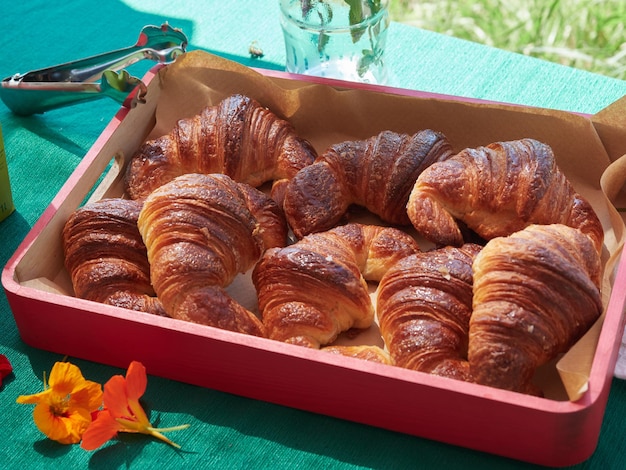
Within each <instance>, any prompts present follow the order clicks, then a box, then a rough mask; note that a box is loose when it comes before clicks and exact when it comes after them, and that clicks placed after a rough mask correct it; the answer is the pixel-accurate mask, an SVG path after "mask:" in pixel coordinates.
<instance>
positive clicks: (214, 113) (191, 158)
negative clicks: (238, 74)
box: [125, 95, 316, 199]
mask: <svg viewBox="0 0 626 470" xmlns="http://www.w3.org/2000/svg"><path fill="white" fill-rule="evenodd" d="M315 157H316V152H315V150H314V149H313V147H312V146H311V144H310V143H309V142H308V141H307V140H305V139H303V138H301V137H299V136H298V135H297V134H296V132H295V130H294V128H293V127H292V126H291V124H290V123H289V122H287V121H285V120H283V119H280V118H278V117H277V116H276V115H275V114H274V113H272V112H271V111H270V110H269V109H267V108H265V107H263V106H261V105H260V104H259V103H258V102H257V101H255V100H253V99H251V98H249V97H246V96H243V95H232V96H230V97H228V98H226V99H224V100H223V101H221V102H220V103H219V104H217V105H215V106H207V107H206V108H204V109H203V110H202V112H200V113H199V114H198V115H196V116H193V117H190V118H186V119H181V120H180V121H178V122H177V124H176V126H175V127H174V129H173V130H172V131H171V132H170V133H169V134H167V135H165V136H162V137H159V138H157V139H154V140H150V141H148V142H146V143H144V144H143V145H142V146H141V147H140V148H139V150H138V151H137V152H136V153H135V155H133V157H132V159H131V161H130V163H129V166H128V169H127V172H126V178H125V180H126V190H127V193H128V194H129V195H130V197H131V198H133V199H141V198H145V197H146V196H147V195H148V194H150V192H152V191H153V190H154V189H156V188H157V187H159V186H161V185H162V184H164V183H166V182H168V181H171V180H172V179H174V178H175V177H176V176H180V175H182V174H185V173H203V174H211V173H223V174H226V175H228V176H230V177H231V178H232V179H234V180H236V181H238V182H243V183H247V184H250V185H251V186H254V187H258V186H260V185H262V184H263V183H265V182H268V181H271V180H280V179H288V178H291V177H293V175H295V174H296V172H297V171H298V170H300V169H301V168H303V167H304V166H306V165H309V164H310V163H312V162H313V160H314V159H315Z"/></svg>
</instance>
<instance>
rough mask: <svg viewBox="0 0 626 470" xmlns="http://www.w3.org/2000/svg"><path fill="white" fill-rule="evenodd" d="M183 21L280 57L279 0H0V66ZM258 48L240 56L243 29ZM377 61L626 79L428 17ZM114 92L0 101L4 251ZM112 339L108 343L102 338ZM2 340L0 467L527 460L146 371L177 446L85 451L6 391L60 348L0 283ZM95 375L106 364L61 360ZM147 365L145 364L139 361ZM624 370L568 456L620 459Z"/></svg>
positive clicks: (276, 63)
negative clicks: (51, 432) (471, 37)
mask: <svg viewBox="0 0 626 470" xmlns="http://www.w3.org/2000/svg"><path fill="white" fill-rule="evenodd" d="M165 21H167V22H169V23H170V24H171V25H172V26H175V27H178V28H182V29H183V30H184V31H185V33H186V34H187V35H188V37H189V39H190V46H189V49H204V50H207V51H210V52H213V53H215V54H218V55H221V56H224V57H226V58H230V59H233V60H236V61H239V62H242V63H244V64H246V65H252V66H256V67H263V68H270V69H275V70H282V69H283V67H284V60H285V58H284V50H283V42H282V35H281V32H280V27H279V23H278V5H277V0H257V1H255V2H218V1H215V0H206V1H201V0H186V1H182V0H170V1H163V0H156V1H151V2H141V1H138V0H132V1H130V0H128V1H120V0H110V1H107V2H93V1H92V2H90V1H87V0H73V1H72V0H70V1H67V2H47V1H42V0H29V1H22V2H5V3H4V4H3V8H2V14H1V15H0V30H1V31H2V38H3V41H2V46H3V54H2V58H1V59H0V77H7V76H9V75H12V74H14V73H16V72H26V71H29V70H32V69H38V68H42V67H44V66H49V65H55V64H59V63H62V62H66V61H70V60H75V59H78V58H82V57H86V56H89V55H93V54H97V53H101V52H104V51H109V50H113V49H117V48H120V47H125V46H129V45H131V44H134V43H135V41H136V39H137V36H138V33H139V31H140V29H141V28H142V27H143V26H144V25H147V24H156V25H160V24H162V23H163V22H165ZM253 41H256V44H257V45H258V46H259V47H260V48H262V50H263V52H264V56H263V58H261V59H252V58H251V57H250V55H249V53H248V47H249V45H250V44H251V43H252V42H253ZM387 60H388V64H389V66H390V69H391V71H392V74H393V76H394V85H396V86H399V87H404V88H411V89H416V90H424V91H430V92H437V93H445V94H452V95H460V96H468V97H475V98H483V99H489V100H495V101H504V102H512V103H520V104H527V105H533V106H541V107H549V108H557V109H564V110H571V111H579V112H586V113H595V112H597V111H599V110H600V109H602V108H603V107H605V106H606V105H608V104H610V103H611V102H613V101H615V100H616V99H618V98H620V97H621V96H622V95H624V94H625V93H626V82H623V81H619V80H613V79H609V78H606V77H602V76H599V75H594V74H590V73H586V72H582V71H578V70H574V69H571V68H566V67H562V66H558V65H555V64H551V63H546V62H543V61H540V60H535V59H531V58H527V57H524V56H520V55H516V54H511V53H507V52H504V51H501V50H497V49H492V48H487V47H483V46H479V45H477V44H473V43H468V42H464V41H459V40H456V39H452V38H449V37H447V36H442V35H439V34H435V33H432V32H428V31H422V30H418V29H415V28H411V27H408V26H404V25H400V24H395V23H394V24H392V26H391V29H390V36H389V48H388V58H387ZM117 109H118V105H117V104H116V103H115V102H113V101H112V100H99V101H95V102H91V103H87V104H82V105H79V106H74V107H71V108H65V109H61V110H56V111H51V112H49V113H46V114H43V115H38V116H32V117H18V116H16V115H13V114H12V113H11V112H10V111H9V110H8V109H7V108H6V107H5V106H4V105H3V104H0V124H1V125H2V129H3V134H4V139H5V147H6V153H7V158H8V165H9V173H10V178H11V183H12V187H13V196H14V200H15V206H16V212H15V213H13V214H12V215H11V216H10V217H9V218H8V219H7V220H5V221H3V222H1V223H0V262H1V263H2V265H4V264H5V263H6V261H7V260H8V258H9V257H10V256H11V254H12V253H13V252H14V251H15V249H16V248H17V246H18V244H19V243H20V241H21V240H22V239H23V238H24V237H25V236H26V234H27V233H28V231H29V229H30V227H32V225H33V224H34V223H35V221H36V220H37V218H38V217H39V216H40V215H41V213H42V212H43V210H44V209H45V207H46V206H47V205H48V203H49V202H50V201H51V200H52V198H53V196H54V195H55V194H56V193H57V192H58V190H59V188H60V187H61V185H62V184H63V183H64V182H65V180H66V179H67V178H68V176H69V175H70V174H71V172H72V171H73V169H74V168H75V166H76V165H77V164H78V163H79V162H80V160H81V158H82V157H83V156H84V155H85V153H86V152H87V151H88V149H89V148H90V146H91V145H92V144H93V142H94V141H95V139H96V138H97V137H98V135H99V133H100V132H101V131H102V129H103V128H104V126H105V125H106V124H107V123H108V122H109V120H110V119H111V118H112V116H113V115H114V113H115V112H116V111H117ZM112 347H114V345H112ZM0 354H4V355H6V356H7V357H8V358H9V360H10V361H11V362H12V364H13V367H14V374H13V375H11V376H9V377H8V378H7V379H5V381H4V385H3V386H2V388H0V429H2V430H3V431H4V436H5V437H4V438H3V443H2V444H0V465H1V466H2V467H3V468H23V469H27V468H107V469H111V468H182V467H185V468H205V467H206V468H281V467H282V468H284V467H310V468H311V467H312V468H330V467H332V468H342V469H349V468H463V467H468V466H472V467H480V468H527V467H532V466H531V465H528V464H524V463H520V462H516V461H512V460H508V459H505V458H501V457H496V456H492V455H487V454H483V453H480V452H475V451H472V450H467V449H463V448H459V447H453V446H449V445H445V444H442V443H438V442H432V441H429V440H425V439H419V438H415V437H410V436H406V435H402V434H397V433H393V432H388V431H384V430H381V429H377V428H372V427H368V426H363V425H359V424H355V423H351V422H345V421H341V420H337V419H333V418H329V417H325V416H319V415H314V414H311V413H307V412H303V411H299V410H294V409H288V408H285V407H281V406H276V405H272V404H268V403H263V402H258V401H255V400H250V399H245V398H241V397H237V396H231V395H228V394H225V393H221V392H216V391H213V390H207V389H203V388H198V387H194V386H190V385H186V384H182V383H177V382H173V381H169V380H164V379H161V378H158V377H149V383H148V390H147V392H146V395H145V401H146V403H147V405H148V406H149V407H150V409H151V410H152V416H153V417H158V420H159V422H160V424H161V425H163V426H169V425H175V424H181V423H190V424H191V427H190V428H189V429H188V430H185V431H180V432H179V433H177V434H176V435H174V438H175V440H177V441H178V442H179V443H181V444H182V445H183V450H182V451H176V450H175V449H173V448H171V447H168V446H166V445H163V444H162V443H160V442H157V441H155V440H152V439H150V438H145V437H143V436H141V437H135V436H130V435H124V436H123V437H122V438H121V439H120V440H118V441H115V442H112V443H111V444H109V445H108V446H106V447H104V448H103V449H101V450H99V451H96V452H93V453H88V452H85V451H83V450H82V449H81V448H80V447H78V446H63V445H59V444H57V443H55V442H52V441H50V440H47V439H46V438H45V437H44V436H43V435H42V434H41V433H39V431H38V430H37V429H36V428H35V426H34V424H33V422H32V419H31V412H32V409H31V407H30V406H24V405H18V404H16V403H15V399H16V397H17V396H18V395H21V394H29V393H35V392H37V391H39V390H41V388H42V373H43V371H49V370H50V368H51V366H52V364H53V363H54V362H55V361H57V360H61V359H62V358H61V357H58V356H57V355H54V354H50V353H47V352H44V351H39V350H35V349H32V348H30V347H28V346H26V345H25V344H23V343H22V342H21V340H20V337H19V333H18V331H17V328H16V326H15V323H14V321H13V317H12V315H11V311H10V309H9V306H8V303H7V300H6V297H5V296H4V293H3V294H0ZM72 362H74V363H75V364H77V365H79V366H80V367H81V369H82V371H83V373H84V374H85V375H86V376H87V377H88V378H90V379H91V380H96V381H98V382H100V383H104V382H106V380H107V379H108V378H109V377H110V376H112V375H113V374H117V373H121V372H123V371H120V370H118V369H114V368H111V367H108V366H103V365H100V364H94V363H89V362H85V361H80V360H73V361H72ZM148 372H149V371H148ZM624 416H626V383H625V382H623V381H620V380H614V381H613V384H612V388H611V394H610V397H609V402H608V407H607V410H606V415H605V420H604V424H603V428H602V432H601V436H600V442H599V445H598V448H597V450H596V452H595V454H594V456H593V457H592V458H591V459H590V460H588V461H587V462H585V463H584V464H581V465H580V466H579V468H598V469H600V468H602V469H608V468H626V456H625V451H626V431H625V430H624V423H623V417H624Z"/></svg>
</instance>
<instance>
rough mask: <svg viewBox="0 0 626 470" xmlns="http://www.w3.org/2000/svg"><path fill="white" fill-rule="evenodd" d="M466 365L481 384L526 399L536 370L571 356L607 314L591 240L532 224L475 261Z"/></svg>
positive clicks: (561, 227) (495, 243)
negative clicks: (568, 353)
mask: <svg viewBox="0 0 626 470" xmlns="http://www.w3.org/2000/svg"><path fill="white" fill-rule="evenodd" d="M473 270H474V298H473V314H472V317H471V321H470V331H469V334H470V336H469V349H468V359H469V363H470V371H471V374H472V377H473V378H474V380H476V381H477V382H478V383H482V384H485V385H491V386H494V387H498V388H504V389H507V390H514V391H519V392H523V393H528V391H529V390H530V389H531V385H530V382H531V379H532V375H533V373H534V372H535V370H536V368H537V367H539V366H540V365H542V364H545V363H546V362H548V361H550V360H551V359H553V358H555V357H556V356H557V355H558V354H559V353H562V352H565V351H566V350H568V349H569V348H570V347H571V346H572V345H573V344H574V342H576V341H577V340H578V339H579V338H580V337H581V335H582V334H583V333H584V332H585V331H587V330H588V329H589V328H590V327H591V325H592V324H593V322H595V321H596V320H597V319H598V317H599V316H600V314H601V312H602V302H601V297H600V290H599V282H600V274H601V263H600V258H599V255H598V253H597V251H596V249H595V246H594V245H593V243H592V241H591V240H590V239H589V238H588V237H587V236H585V235H584V234H583V233H582V232H580V231H579V230H577V229H573V228H571V227H568V226H566V225H562V224H554V225H531V226H529V227H527V228H525V229H524V230H521V231H519V232H516V233H514V234H512V235H510V236H508V237H498V238H495V239H493V240H491V241H489V242H488V243H487V245H486V246H485V248H484V249H483V250H482V251H481V253H480V254H479V255H478V256H477V257H476V259H475V260H474V265H473Z"/></svg>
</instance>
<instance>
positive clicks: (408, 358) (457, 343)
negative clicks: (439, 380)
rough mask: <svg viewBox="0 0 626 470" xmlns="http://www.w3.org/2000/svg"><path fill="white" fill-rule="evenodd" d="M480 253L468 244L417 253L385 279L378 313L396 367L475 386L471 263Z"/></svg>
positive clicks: (394, 268) (380, 293) (381, 287)
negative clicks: (470, 354) (470, 337)
mask: <svg viewBox="0 0 626 470" xmlns="http://www.w3.org/2000/svg"><path fill="white" fill-rule="evenodd" d="M480 250H481V247H480V246H479V245H475V244H472V243H466V244H465V245H463V246H462V247H460V248H456V247H450V246H448V247H444V248H440V249H437V250H433V251H428V252H423V253H418V254H415V255H412V256H409V257H407V258H405V259H404V260H402V261H400V262H399V263H397V264H396V265H395V266H394V267H393V268H391V269H390V270H389V271H388V272H387V274H385V276H383V278H382V279H381V281H380V284H379V286H378V293H377V307H376V312H377V315H378V324H379V327H380V331H381V334H382V337H383V339H384V341H385V345H386V346H387V349H388V350H389V354H390V355H391V357H392V359H393V361H394V364H395V365H397V366H400V367H405V368H407V369H413V370H417V371H421V372H426V373H430V374H435V375H440V376H444V377H450V378H455V379H459V380H465V381H471V378H470V374H469V364H468V362H467V342H468V331H469V322H470V316H471V314H472V263H473V261H474V258H475V256H476V255H477V254H478V253H479V252H480Z"/></svg>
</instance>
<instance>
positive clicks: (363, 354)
mask: <svg viewBox="0 0 626 470" xmlns="http://www.w3.org/2000/svg"><path fill="white" fill-rule="evenodd" d="M322 351H325V352H328V353H332V354H338V355H341V356H347V357H354V358H356V359H363V360H365V361H370V362H377V363H379V364H387V365H392V364H393V361H392V359H391V356H389V353H388V352H387V351H385V350H384V349H383V348H381V347H380V346H373V345H355V346H346V345H336V346H326V347H324V348H322Z"/></svg>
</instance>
